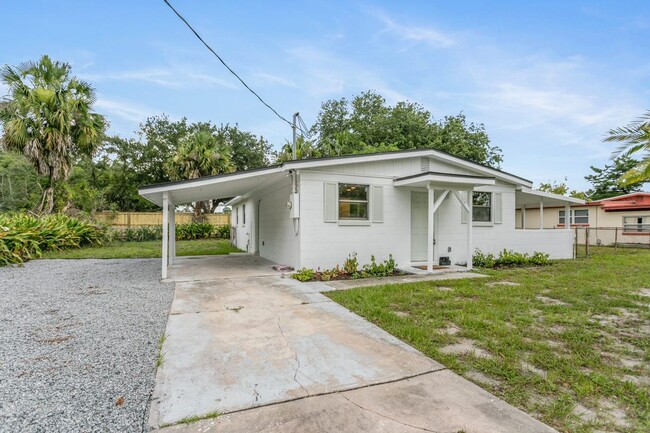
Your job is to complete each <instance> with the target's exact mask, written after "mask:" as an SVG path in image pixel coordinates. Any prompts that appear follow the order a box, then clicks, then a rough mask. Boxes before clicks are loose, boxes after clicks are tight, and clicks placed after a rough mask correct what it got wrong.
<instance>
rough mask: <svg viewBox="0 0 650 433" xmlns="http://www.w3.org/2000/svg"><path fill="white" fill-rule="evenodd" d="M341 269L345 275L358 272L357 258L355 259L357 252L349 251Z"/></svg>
mask: <svg viewBox="0 0 650 433" xmlns="http://www.w3.org/2000/svg"><path fill="white" fill-rule="evenodd" d="M343 270H344V271H345V273H346V274H347V275H350V276H353V275H355V274H356V273H357V272H359V260H358V259H357V253H351V254H350V255H349V256H348V258H347V259H345V262H343Z"/></svg>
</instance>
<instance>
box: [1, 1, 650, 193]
mask: <svg viewBox="0 0 650 433" xmlns="http://www.w3.org/2000/svg"><path fill="white" fill-rule="evenodd" d="M172 3H173V4H174V5H175V6H176V7H177V9H179V10H180V11H181V13H182V14H184V15H185V17H186V18H187V19H188V20H189V21H190V23H192V24H193V25H194V27H195V28H196V29H197V30H198V31H199V33H201V34H202V35H203V36H204V38H205V39H206V40H207V41H208V43H210V44H211V45H212V46H213V48H214V49H215V50H216V51H217V52H218V53H219V54H220V55H221V56H222V57H223V58H224V59H225V60H226V61H227V62H228V63H229V64H230V65H231V67H233V68H234V69H235V70H236V71H237V72H238V73H239V74H240V75H241V76H242V77H243V78H244V80H246V81H247V82H248V83H249V84H250V85H251V86H252V87H253V88H255V89H256V90H257V91H258V93H260V94H261V95H262V96H263V97H264V98H265V99H266V100H267V101H268V102H269V103H270V104H271V105H272V106H274V107H275V108H276V109H277V110H278V111H279V112H280V113H281V114H283V115H284V116H285V117H290V116H291V114H292V113H293V112H295V111H299V112H300V113H301V115H302V117H303V118H304V120H305V122H306V123H307V124H308V125H311V123H312V122H313V121H314V120H315V118H316V115H317V114H318V111H319V108H320V104H321V102H323V101H325V100H327V99H332V98H340V97H344V96H345V97H348V98H349V97H351V96H353V95H356V94H358V93H360V92H361V91H364V90H367V89H374V90H376V91H377V92H379V93H381V94H382V95H383V96H385V97H386V99H387V100H388V102H390V103H395V102H397V101H400V100H411V101H416V102H419V103H421V104H423V105H424V106H425V107H426V108H427V109H428V110H429V111H430V112H431V113H432V115H433V116H434V118H436V119H439V118H442V117H444V116H445V115H451V114H458V113H459V112H461V111H462V112H464V113H465V114H466V116H467V117H468V119H469V120H470V121H473V122H476V123H483V124H485V127H486V130H487V132H488V134H489V136H490V138H491V140H492V143H493V144H495V145H497V146H499V147H501V148H502V149H503V153H504V163H503V165H502V168H503V169H505V170H507V171H511V172H514V173H516V174H519V175H522V176H524V177H527V178H529V179H531V180H533V181H534V182H535V183H536V184H538V183H539V182H544V181H548V180H563V179H564V178H565V177H567V178H568V183H569V185H570V186H571V187H573V188H578V189H585V188H586V187H587V183H586V182H585V181H584V179H583V177H584V176H585V175H586V174H588V173H589V172H590V170H589V165H596V166H602V165H603V164H605V163H606V162H607V160H608V158H609V156H610V153H611V150H612V148H613V146H612V145H611V144H605V143H602V138H603V136H604V134H605V132H606V131H607V130H608V129H610V128H613V127H616V126H621V125H624V124H626V123H628V122H629V121H630V120H634V119H635V118H637V117H638V116H640V115H641V114H642V113H643V112H645V111H646V110H647V109H649V108H650V103H649V102H648V101H649V99H650V88H649V87H648V83H650V57H649V56H648V53H649V52H650V42H649V41H650V4H648V2H647V1H609V2H605V1H568V0H565V1H543V2H523V1H493V2H487V1H455V2H450V1H445V2H443V1H420V2H416V1H403V2H399V3H398V2H389V1H384V2H364V1H360V2H347V1H307V0H305V1H302V2H280V1H274V2H262V1H258V2H252V1H237V2H216V1H190V0H173V1H172ZM0 35H1V36H2V40H3V41H5V42H4V43H3V46H2V49H1V50H0V64H11V65H17V64H19V63H20V62H23V61H25V60H30V59H37V58H38V57H39V56H40V55H42V54H49V55H51V56H52V57H54V58H55V59H57V60H61V61H65V62H69V63H70V64H71V65H72V67H73V72H74V74H75V75H77V76H79V77H82V78H84V79H86V80H88V81H90V82H91V83H92V84H93V85H94V86H95V88H96V89H97V93H98V102H97V104H96V110H97V111H98V112H101V113H103V114H105V115H106V116H107V117H108V119H109V120H110V122H111V132H113V133H117V134H120V135H122V136H133V135H134V131H135V130H136V129H137V126H138V124H139V122H140V121H142V120H144V119H145V118H146V117H147V116H150V115H155V114H161V113H167V114H169V115H170V116H171V117H172V118H180V117H182V116H186V117H188V118H189V119H190V120H191V121H195V120H196V121H198V120H206V121H207V120H211V121H213V122H215V123H231V124H235V123H237V124H239V126H240V127H241V128H242V129H245V130H249V131H252V132H254V133H255V134H257V135H263V136H264V137H266V138H267V139H269V140H270V141H271V142H272V143H274V144H275V145H276V146H280V145H282V144H283V143H284V142H285V140H286V139H289V138H290V137H291V130H290V128H289V127H288V126H287V125H286V124H284V123H283V122H282V121H280V120H279V119H277V118H276V117H275V116H274V115H273V113H271V112H270V111H268V110H267V109H266V108H265V107H264V106H262V105H261V104H260V103H259V102H258V101H257V100H256V99H255V98H254V97H253V96H252V95H251V94H250V93H248V92H247V91H246V90H245V89H244V88H243V86H242V85H241V84H240V83H238V82H237V81H236V79H235V78H234V77H233V76H231V75H230V74H229V73H228V71H227V70H226V69H225V68H224V67H223V66H222V65H221V64H220V63H218V61H217V60H216V59H215V58H214V57H213V56H212V55H211V54H210V53H209V52H208V51H207V50H206V49H205V47H203V46H202V45H200V43H199V42H198V41H197V40H196V39H195V38H194V36H193V35H192V34H191V33H190V32H189V30H188V29H187V28H186V27H184V25H183V24H182V23H181V22H180V21H179V20H178V18H176V16H174V15H173V14H172V12H171V10H169V9H168V8H167V6H166V5H165V4H164V3H163V1H162V0H143V1H125V0H113V1H110V2H97V1H90V0H85V1H69V0H65V1H64V0H33V1H29V2H26V1H18V0H9V1H4V2H3V23H2V26H1V27H0ZM5 92H6V89H4V88H0V93H2V94H4V93H5Z"/></svg>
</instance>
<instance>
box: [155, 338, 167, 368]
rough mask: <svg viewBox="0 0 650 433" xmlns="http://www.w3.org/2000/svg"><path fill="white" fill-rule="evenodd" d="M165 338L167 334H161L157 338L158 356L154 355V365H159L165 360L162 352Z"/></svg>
mask: <svg viewBox="0 0 650 433" xmlns="http://www.w3.org/2000/svg"><path fill="white" fill-rule="evenodd" d="M165 340H167V334H163V335H161V336H160V338H159V339H158V356H157V357H156V367H160V366H161V365H162V364H163V361H164V360H165V352H163V345H164V344H165Z"/></svg>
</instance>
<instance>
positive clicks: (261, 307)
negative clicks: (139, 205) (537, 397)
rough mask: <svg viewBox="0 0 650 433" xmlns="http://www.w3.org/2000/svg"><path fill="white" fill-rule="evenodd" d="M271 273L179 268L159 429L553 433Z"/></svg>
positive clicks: (228, 264)
mask: <svg viewBox="0 0 650 433" xmlns="http://www.w3.org/2000/svg"><path fill="white" fill-rule="evenodd" d="M271 266H272V263H271V262H268V261H266V260H264V259H261V258H258V257H254V256H248V255H231V256H220V257H209V258H208V257H199V258H186V259H181V260H180V261H179V262H178V264H177V265H175V266H174V267H173V268H172V270H171V272H170V275H171V277H172V278H173V279H174V280H176V281H177V283H176V293H175V298H174V301H173V304H172V308H171V313H170V316H169V321H168V323H167V330H166V335H167V338H166V341H165V343H164V345H163V353H164V358H163V363H162V365H161V366H160V368H159V369H158V375H157V383H156V389H155V392H154V398H153V403H152V410H151V419H150V423H151V424H152V425H153V426H154V427H160V426H165V425H170V424H176V423H179V422H183V421H184V420H188V419H191V418H196V417H199V418H200V417H205V416H210V415H214V414H216V413H219V414H222V415H221V416H219V417H218V418H213V419H210V420H205V421H202V422H198V423H193V424H189V425H180V426H175V427H169V428H168V429H169V430H173V431H178V430H182V431H186V432H199V431H201V432H203V431H224V432H225V431H230V432H240V431H241V432H251V431H260V430H264V431H277V432H280V431H283V432H287V431H296V432H309V431H323V430H324V431H331V430H334V429H336V430H340V431H344V432H357V431H381V430H382V429H385V430H386V431H395V432H401V431H404V432H411V431H422V430H425V431H449V432H458V431H461V430H463V431H466V432H471V431H481V432H490V431H494V432H497V431H498V432H507V431H513V432H515V431H516V432H551V431H554V430H552V429H550V428H549V427H547V426H545V425H543V424H541V423H540V422H538V421H536V420H534V419H533V418H531V417H529V416H528V415H526V414H524V413H523V412H521V411H518V410H517V409H515V408H513V407H511V406H509V405H507V404H506V403H504V402H502V401H500V400H498V399H497V398H496V397H494V396H492V395H490V394H488V393H487V392H485V391H483V390H482V389H480V388H479V387H477V386H475V385H473V384H472V383H470V382H468V381H466V380H464V379H462V378H461V377H459V376H457V375H455V374H453V373H451V372H449V371H448V370H446V369H445V368H444V367H443V366H442V365H440V364H438V363H437V362H435V361H433V360H431V359H430V358H427V357H426V356H424V355H422V354H421V353H419V352H418V351H416V350H415V349H413V348H412V347H410V346H408V345H406V344H405V343H403V342H401V341H400V340H398V339H396V338H394V337H393V336H391V335H390V334H388V333H386V332H385V331H383V330H381V329H380V328H378V327H376V326H374V325H373V324H371V323H369V322H367V321H366V320H364V319H362V318H361V317H359V316H357V315H355V314H353V313H351V312H350V311H348V310H347V309H345V308H343V307H342V306H340V305H338V304H336V303H334V302H332V301H330V300H329V298H327V297H325V296H323V295H322V294H321V293H320V290H323V289H327V288H328V287H327V286H324V285H322V284H304V283H299V282H297V281H295V280H292V279H290V278H282V276H281V274H280V273H279V272H276V271H274V270H272V269H271ZM254 408H257V409H254ZM224 414H226V415H224ZM346 420H347V421H346ZM324 426H325V427H324ZM168 429H166V430H168Z"/></svg>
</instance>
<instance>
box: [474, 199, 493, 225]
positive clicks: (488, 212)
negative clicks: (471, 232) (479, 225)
mask: <svg viewBox="0 0 650 433" xmlns="http://www.w3.org/2000/svg"><path fill="white" fill-rule="evenodd" d="M472 221H475V222H487V223H489V222H491V221H492V193H491V192H475V193H474V195H473V197H472Z"/></svg>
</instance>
